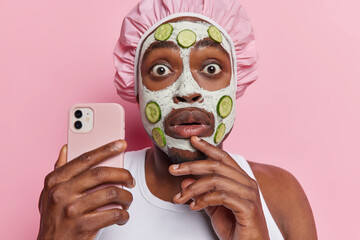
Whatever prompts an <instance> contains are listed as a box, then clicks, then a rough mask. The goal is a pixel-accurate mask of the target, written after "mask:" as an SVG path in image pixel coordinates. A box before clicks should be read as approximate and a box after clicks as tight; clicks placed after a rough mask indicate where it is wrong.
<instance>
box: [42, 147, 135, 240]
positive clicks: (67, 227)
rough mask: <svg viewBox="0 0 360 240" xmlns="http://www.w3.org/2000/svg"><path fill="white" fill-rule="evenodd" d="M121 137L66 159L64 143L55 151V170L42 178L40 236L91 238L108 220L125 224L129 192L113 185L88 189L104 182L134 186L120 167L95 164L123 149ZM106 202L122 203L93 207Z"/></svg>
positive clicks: (130, 200)
mask: <svg viewBox="0 0 360 240" xmlns="http://www.w3.org/2000/svg"><path fill="white" fill-rule="evenodd" d="M126 146H127V144H126V142H125V141H124V140H117V141H114V142H111V143H109V144H106V145H104V146H102V147H99V148H97V149H95V150H92V151H89V152H86V153H84V154H82V155H80V156H79V157H77V158H75V159H74V160H72V161H69V162H68V163H67V161H66V155H67V146H66V145H65V146H64V147H63V148H62V149H61V151H60V154H59V158H58V160H57V162H56V164H55V170H54V171H52V172H51V173H49V174H48V175H47V176H46V178H45V183H44V189H43V190H42V193H41V196H40V200H39V211H40V214H41V222H40V231H39V235H38V240H40V239H94V238H95V236H96V234H97V232H98V231H99V230H100V229H101V228H103V227H106V226H109V225H112V224H119V225H123V224H125V223H126V222H127V221H128V219H129V213H128V212H127V209H128V208H129V206H130V204H131V202H132V194H131V193H130V192H129V191H127V190H125V189H123V188H119V187H117V186H107V187H105V188H101V189H98V190H96V191H94V192H91V193H87V192H88V191H89V190H90V189H93V188H95V187H97V186H100V185H104V184H121V185H123V186H125V187H128V188H133V187H134V186H135V180H134V179H133V177H132V175H131V173H130V172H129V171H128V170H126V169H124V168H113V167H95V168H93V167H94V166H96V165H98V164H99V163H101V162H103V161H105V160H106V159H108V158H110V157H113V156H115V155H118V154H121V153H123V152H124V150H125V149H126ZM109 204H116V205H119V206H121V207H122V209H120V208H114V209H108V210H103V211H97V210H96V209H98V208H100V207H103V206H105V205H109Z"/></svg>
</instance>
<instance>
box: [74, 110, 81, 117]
mask: <svg viewBox="0 0 360 240" xmlns="http://www.w3.org/2000/svg"><path fill="white" fill-rule="evenodd" d="M75 117H76V118H81V117H82V111H81V110H76V111H75Z"/></svg>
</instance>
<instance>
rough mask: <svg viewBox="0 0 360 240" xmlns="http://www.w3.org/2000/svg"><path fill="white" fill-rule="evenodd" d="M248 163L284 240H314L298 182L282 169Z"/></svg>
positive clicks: (307, 206) (311, 218) (311, 219)
mask: <svg viewBox="0 0 360 240" xmlns="http://www.w3.org/2000/svg"><path fill="white" fill-rule="evenodd" d="M249 163H250V166H251V168H252V170H253V172H254V175H255V177H256V179H257V181H258V184H259V187H260V189H261V191H262V193H263V195H264V199H265V201H266V203H267V205H268V207H269V210H270V212H271V214H272V215H273V217H274V219H275V221H276V223H277V225H278V226H279V228H280V230H281V232H282V234H283V236H284V238H285V239H287V240H300V239H309V240H313V239H314V240H315V239H317V233H316V226H315V221H314V216H313V213H312V210H311V207H310V203H309V201H308V199H307V197H306V194H305V192H304V190H303V188H302V187H301V185H300V183H299V182H298V181H297V179H296V178H295V177H294V176H293V175H292V174H291V173H290V172H288V171H286V170H284V169H281V168H278V167H275V166H271V165H265V164H259V163H254V162H249Z"/></svg>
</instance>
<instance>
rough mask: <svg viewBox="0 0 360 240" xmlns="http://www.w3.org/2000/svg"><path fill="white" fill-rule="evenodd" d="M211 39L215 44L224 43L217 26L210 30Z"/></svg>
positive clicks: (211, 27)
mask: <svg viewBox="0 0 360 240" xmlns="http://www.w3.org/2000/svg"><path fill="white" fill-rule="evenodd" d="M208 33H209V37H210V38H211V39H212V40H214V41H215V42H218V43H222V35H221V32H220V30H219V29H218V28H217V27H215V26H210V27H209V29H208Z"/></svg>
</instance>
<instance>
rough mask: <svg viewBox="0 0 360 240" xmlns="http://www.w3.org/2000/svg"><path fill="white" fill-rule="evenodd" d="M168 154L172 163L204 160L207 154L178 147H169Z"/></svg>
mask: <svg viewBox="0 0 360 240" xmlns="http://www.w3.org/2000/svg"><path fill="white" fill-rule="evenodd" d="M168 156H169V158H170V161H171V163H172V164H178V163H183V162H191V161H197V160H204V159H206V158H207V156H206V155H205V154H203V153H202V152H200V151H195V152H192V151H189V150H182V149H178V148H170V149H169V152H168Z"/></svg>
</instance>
